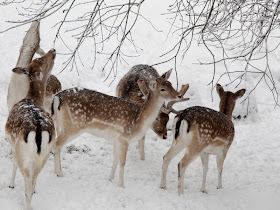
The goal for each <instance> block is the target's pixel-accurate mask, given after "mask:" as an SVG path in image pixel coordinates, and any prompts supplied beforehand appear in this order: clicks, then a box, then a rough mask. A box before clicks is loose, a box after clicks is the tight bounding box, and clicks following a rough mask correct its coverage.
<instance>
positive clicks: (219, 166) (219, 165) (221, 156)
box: [216, 151, 227, 189]
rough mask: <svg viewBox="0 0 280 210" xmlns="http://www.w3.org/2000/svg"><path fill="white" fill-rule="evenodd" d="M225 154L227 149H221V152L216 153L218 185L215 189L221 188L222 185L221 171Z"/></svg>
mask: <svg viewBox="0 0 280 210" xmlns="http://www.w3.org/2000/svg"><path fill="white" fill-rule="evenodd" d="M226 155H227V151H223V153H221V154H218V155H217V159H216V160H217V169H218V185H217V189H221V188H222V187H223V186H222V173H223V165H224V161H225V158H226Z"/></svg>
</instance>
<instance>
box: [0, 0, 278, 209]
mask: <svg viewBox="0 0 280 210" xmlns="http://www.w3.org/2000/svg"><path fill="white" fill-rule="evenodd" d="M148 2H149V3H148ZM148 2H147V3H146V4H145V6H144V8H143V12H144V13H145V14H146V17H148V18H149V19H150V20H151V21H153V23H154V25H155V26H156V27H157V28H158V29H160V30H163V32H161V33H159V32H156V31H154V30H153V28H152V27H150V28H149V27H145V30H143V28H142V27H141V26H142V25H141V24H142V23H141V22H140V23H139V24H138V25H137V28H136V32H138V33H137V34H138V35H137V36H136V37H134V39H135V41H136V42H137V43H139V45H140V47H141V48H143V49H144V50H143V51H141V52H140V56H139V57H129V58H127V63H128V64H125V63H123V64H122V65H121V66H119V68H118V75H117V78H116V79H115V80H114V81H113V83H112V85H109V84H110V83H111V81H112V80H110V79H109V80H107V81H105V82H103V80H104V78H103V77H102V75H101V74H100V73H99V72H98V71H99V70H100V68H102V65H104V62H105V57H104V58H102V56H101V57H100V58H99V59H98V60H97V63H96V67H95V69H93V70H91V69H90V66H91V63H90V62H89V61H90V59H91V57H90V55H89V49H83V50H82V51H81V52H80V56H81V57H82V58H84V64H85V66H84V67H83V68H81V69H80V72H79V73H80V75H79V76H78V75H77V73H76V72H75V71H72V72H70V71H69V69H66V70H65V71H63V72H62V73H61V74H58V72H60V71H61V68H62V63H63V61H64V60H63V57H62V56H60V55H59V52H61V51H62V45H59V44H57V45H56V46H53V45H52V44H53V39H54V35H55V32H56V31H55V29H53V28H52V25H53V24H54V23H55V21H56V20H55V19H54V18H53V19H49V20H44V21H42V22H41V47H42V48H43V49H44V50H48V49H49V48H52V47H55V48H56V50H57V52H58V55H57V58H56V61H55V66H54V69H53V74H54V75H57V77H58V78H59V79H60V81H61V83H62V85H63V88H64V89H65V88H69V87H73V86H81V87H86V88H91V89H95V90H98V91H101V92H104V93H107V94H110V95H114V94H115V88H116V85H117V83H118V81H119V79H120V78H121V77H122V76H123V75H124V74H125V73H126V72H127V71H128V70H129V69H130V68H131V67H132V66H133V65H136V64H153V63H157V62H159V61H160V59H159V55H160V54H162V53H163V52H164V50H167V49H169V48H170V46H171V43H172V41H174V39H175V38H176V37H171V38H170V39H168V40H170V41H166V34H167V32H168V24H166V20H165V18H164V17H162V16H160V14H162V13H163V12H164V11H165V8H167V7H166V6H168V5H166V4H163V3H162V1H160V0H153V1H148ZM153 5H158V6H157V11H154V6H153ZM11 14H14V15H15V16H16V11H15V6H14V5H12V6H9V7H0V20H1V22H0V30H3V29H4V28H5V27H7V23H5V22H4V21H5V20H8V19H9V18H10V17H11ZM52 21H53V22H52ZM28 27H29V26H23V27H21V28H17V29H14V30H11V31H8V32H6V33H4V34H0V43H1V44H0V46H1V48H0V55H1V59H0V69H1V77H0V138H1V141H0V203H1V204H0V209H12V210H16V209H23V208H24V205H25V196H24V182H23V178H22V176H21V174H20V173H19V172H18V174H17V177H16V182H15V188H14V189H9V188H8V183H9V180H10V177H11V173H12V156H11V155H10V146H9V144H8V143H7V142H6V141H5V134H4V126H5V123H6V119H7V115H8V110H7V105H6V95H7V89H8V84H9V81H10V77H11V70H12V68H13V67H14V66H15V64H16V61H17V57H18V51H19V48H20V45H21V43H22V38H23V37H24V35H25V32H26V30H27V29H28ZM131 53H132V54H133V53H135V52H134V51H133V50H131ZM275 53H278V52H275ZM276 55H277V54H276ZM208 56H209V55H208V54H207V53H206V52H204V51H203V49H201V48H198V47H197V46H194V47H192V48H191V49H190V52H189V53H188V54H187V55H186V58H185V60H184V61H183V62H182V63H181V64H180V65H179V66H178V74H179V85H181V84H184V83H189V84H190V89H189V91H188V93H187V96H188V97H190V101H188V102H185V103H183V104H180V105H178V106H177V108H182V109H183V108H187V107H189V106H194V105H203V106H207V107H210V108H213V109H216V110H217V109H218V103H219V101H218V96H217V94H216V92H215V90H214V92H213V102H212V98H211V87H210V86H207V84H208V83H209V81H210V80H211V77H212V67H210V66H208V67H205V66H199V65H195V64H194V63H195V62H197V59H200V60H201V59H206V58H207V57H208ZM278 66H279V63H278V62H277V60H272V61H271V68H272V71H274V72H277V71H278V69H277V68H278ZM172 67H173V63H168V64H164V65H159V66H156V69H157V70H158V72H159V73H160V74H161V73H163V72H165V71H166V70H168V69H169V68H172ZM232 68H239V69H240V68H241V69H242V68H243V66H242V65H241V64H240V65H235V66H232ZM223 71H224V69H223V67H222V66H218V71H217V74H218V75H219V74H222V72H223ZM170 81H171V82H173V83H174V84H175V74H174V72H173V73H172V75H171V79H170ZM221 84H224V83H223V82H221ZM225 89H226V90H227V89H228V87H226V88H225ZM255 96H256V101H257V104H258V113H257V114H256V115H254V116H249V117H247V118H246V119H242V120H239V121H234V124H235V130H236V135H235V139H234V142H233V145H232V146H231V149H230V151H229V153H228V156H227V158H226V161H225V164H224V172H223V187H224V188H223V189H221V190H217V189H216V185H217V169H216V160H215V157H211V158H210V161H209V172H208V176H207V189H208V194H203V193H201V192H200V191H199V189H200V186H201V181H202V167H201V163H200V159H199V158H198V159H196V160H195V161H194V162H193V163H192V164H191V165H190V166H189V167H188V168H187V171H186V176H185V192H184V195H182V196H178V194H177V164H178V162H179V160H180V158H181V157H182V155H183V154H180V155H178V156H177V157H175V158H174V159H173V160H172V162H171V164H170V166H169V170H168V174H167V175H168V176H167V189H166V190H162V189H160V188H159V184H160V179H161V166H162V157H163V155H164V154H165V153H166V152H167V150H168V149H169V147H170V145H171V142H172V134H171V131H169V133H168V139H167V140H161V139H159V138H158V137H157V136H156V135H155V134H154V133H153V132H152V131H151V130H149V131H148V132H147V135H146V160H145V161H141V160H140V156H139V152H138V150H137V149H136V143H135V144H131V145H130V147H129V152H128V155H127V162H126V166H125V186H126V187H125V188H124V189H123V188H119V187H118V186H117V181H116V180H118V179H117V178H118V173H116V177H115V180H114V181H113V182H109V181H108V177H109V172H110V169H111V165H112V163H113V155H112V144H111V142H110V141H107V140H104V139H99V138H96V137H94V136H90V135H87V134H84V135H82V136H80V137H78V138H77V139H75V140H74V141H73V142H71V143H70V144H68V145H67V146H66V147H65V148H64V149H63V150H62V167H63V168H62V170H63V172H64V177H62V178H58V177H56V175H55V174H54V170H53V168H54V164H53V156H52V155H50V156H49V160H48V161H47V163H46V165H45V167H44V169H43V170H42V172H41V173H40V175H39V178H38V180H37V186H36V193H35V194H34V195H33V198H32V204H31V206H32V207H33V209H34V210H35V209H40V210H44V209H48V210H49V209H52V210H61V209H67V210H71V209H73V210H74V209H75V210H76V209H88V210H89V209H213V210H217V209H234V210H235V209H244V210H247V209H254V210H255V209H259V210H262V209H275V210H276V209H280V178H279V174H280V155H279V154H280V129H279V124H280V109H279V108H275V107H274V101H273V98H272V96H271V94H270V92H269V90H268V89H267V87H266V85H265V84H264V83H260V85H259V86H258V88H257V89H256V92H255ZM239 102H241V101H239ZM239 102H237V104H236V106H239V105H240V104H239ZM173 117H174V116H173ZM171 124H172V120H171V122H169V125H168V126H169V127H170V126H171Z"/></svg>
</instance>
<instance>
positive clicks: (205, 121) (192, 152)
mask: <svg viewBox="0 0 280 210" xmlns="http://www.w3.org/2000/svg"><path fill="white" fill-rule="evenodd" d="M216 88H217V92H218V94H219V96H220V99H221V101H220V112H217V111H215V110H213V109H209V108H205V107H199V106H195V107H190V108H187V109H185V110H183V111H180V112H177V115H176V117H175V118H174V122H173V142H172V145H171V148H170V149H169V150H168V152H167V153H166V154H165V155H164V157H163V165H162V178H161V185H160V186H161V188H166V173H167V168H168V165H169V163H170V161H171V160H172V158H173V157H175V156H176V155H177V154H178V153H180V152H181V151H182V150H183V149H186V154H185V156H184V157H183V158H182V160H181V161H180V162H179V164H178V193H179V194H182V193H183V187H184V175H185V171H186V168H187V167H188V165H189V164H190V163H191V162H192V161H193V160H195V158H196V157H197V156H199V155H200V157H201V162H202V166H203V180H202V186H201V191H202V192H205V193H207V191H206V189H205V184H206V175H207V171H208V159H209V154H213V155H217V168H218V185H217V188H218V189H220V188H222V170H223V164H224V160H225V158H226V155H227V152H228V149H229V147H230V145H231V143H232V141H233V138H234V125H233V123H232V121H231V118H232V112H233V109H234V106H235V103H236V100H237V99H238V98H240V97H242V96H243V94H244V93H245V89H241V90H239V91H237V92H236V93H232V92H230V91H224V89H223V88H222V86H221V85H219V84H218V85H217V86H216ZM173 112H176V111H174V110H173Z"/></svg>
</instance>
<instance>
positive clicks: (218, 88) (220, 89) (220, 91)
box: [216, 84, 225, 98]
mask: <svg viewBox="0 0 280 210" xmlns="http://www.w3.org/2000/svg"><path fill="white" fill-rule="evenodd" d="M216 90H217V93H218V95H219V96H220V98H221V97H222V96H223V94H224V92H225V91H224V88H223V87H222V86H221V85H220V84H217V85H216Z"/></svg>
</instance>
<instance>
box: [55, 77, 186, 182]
mask: <svg viewBox="0 0 280 210" xmlns="http://www.w3.org/2000/svg"><path fill="white" fill-rule="evenodd" d="M167 74H169V72H166V73H165V74H163V75H162V76H161V77H157V78H156V79H155V80H152V81H151V82H150V83H149V89H150V91H149V93H148V95H147V99H146V100H145V102H144V103H141V104H139V103H135V102H132V101H130V100H126V99H123V98H117V97H113V96H109V95H106V94H103V93H99V92H96V91H93V90H88V89H79V88H72V89H69V90H64V91H62V92H60V93H58V94H56V95H55V96H54V99H53V106H52V113H53V120H54V123H55V127H56V131H57V139H56V145H55V147H54V159H55V173H56V174H57V175H58V176H62V170H61V161H60V152H61V149H62V147H63V145H65V144H66V143H67V142H69V141H71V140H72V139H74V138H76V137H77V136H79V135H80V134H82V133H84V132H87V133H90V134H92V135H95V136H99V137H102V138H105V139H109V140H111V141H113V146H114V152H113V154H114V162H113V166H112V170H111V174H110V177H109V180H113V178H114V174H115V170H116V167H117V165H118V163H120V170H119V172H120V173H119V183H118V184H119V186H121V187H124V166H125V162H126V154H127V149H128V146H129V144H130V143H131V142H133V141H137V140H139V139H140V138H142V137H143V136H144V134H145V133H146V131H147V129H148V128H150V127H151V126H152V123H153V121H154V120H155V119H156V117H157V114H158V112H159V110H160V108H161V106H162V104H163V103H164V101H166V100H174V99H176V98H178V99H179V98H181V94H180V93H179V92H177V91H176V90H174V88H173V87H172V85H171V83H170V82H168V81H167V78H168V76H167ZM138 83H139V85H140V86H144V81H143V80H138Z"/></svg>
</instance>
